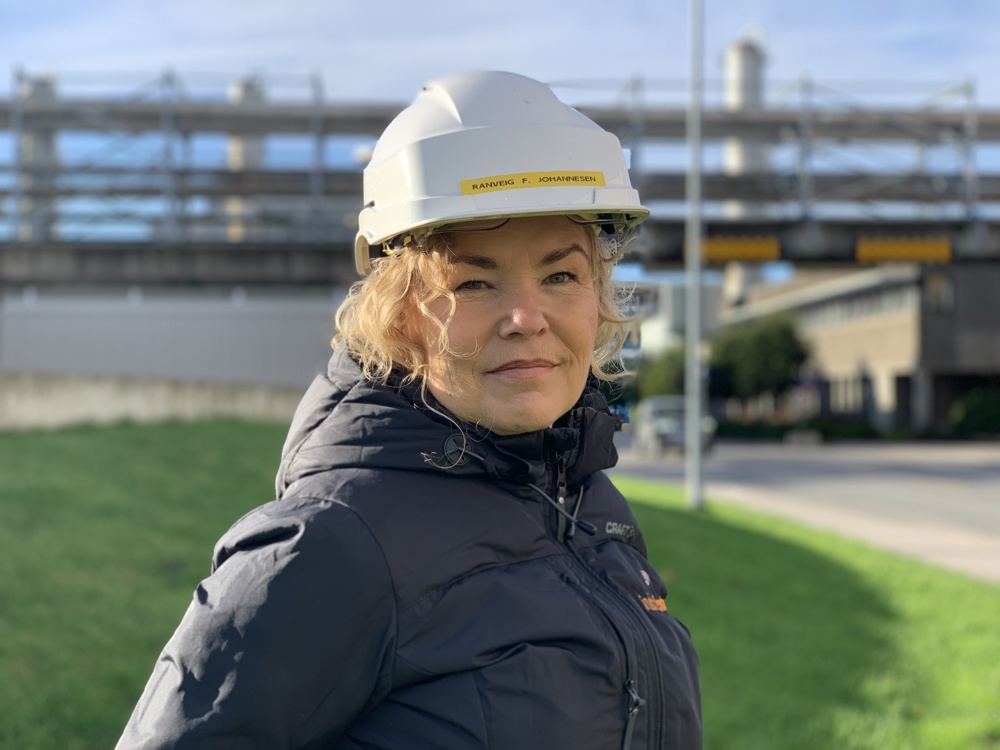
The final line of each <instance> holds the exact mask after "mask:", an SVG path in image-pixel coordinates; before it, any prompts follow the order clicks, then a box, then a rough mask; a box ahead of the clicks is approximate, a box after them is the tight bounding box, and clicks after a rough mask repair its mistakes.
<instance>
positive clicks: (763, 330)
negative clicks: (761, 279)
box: [709, 315, 809, 398]
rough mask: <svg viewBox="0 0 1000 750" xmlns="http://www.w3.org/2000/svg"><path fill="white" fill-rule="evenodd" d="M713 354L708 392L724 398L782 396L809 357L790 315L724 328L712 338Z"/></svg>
mask: <svg viewBox="0 0 1000 750" xmlns="http://www.w3.org/2000/svg"><path fill="white" fill-rule="evenodd" d="M711 351H712V353H711V356H710V358H709V367H710V368H711V376H710V380H709V393H710V394H711V395H713V396H721V397H730V396H737V397H739V398H752V397H754V396H758V395H760V394H761V393H766V392H771V393H775V394H777V393H782V392H783V391H785V390H787V389H788V388H789V387H790V386H791V385H792V384H793V383H794V382H795V379H796V377H797V376H798V373H799V369H800V368H801V367H802V365H803V364H804V363H805V361H806V359H808V357H809V350H808V348H807V347H806V345H805V344H804V343H803V342H802V340H801V339H800V338H799V335H798V333H797V332H796V330H795V321H794V318H792V317H791V316H789V315H773V316H768V317H766V318H760V319H758V320H754V321H751V322H749V323H741V324H738V325H734V326H730V327H729V328H725V329H723V330H722V331H721V332H720V333H719V334H718V335H716V336H715V338H714V339H712V342H711Z"/></svg>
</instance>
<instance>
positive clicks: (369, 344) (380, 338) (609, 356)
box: [332, 231, 628, 384]
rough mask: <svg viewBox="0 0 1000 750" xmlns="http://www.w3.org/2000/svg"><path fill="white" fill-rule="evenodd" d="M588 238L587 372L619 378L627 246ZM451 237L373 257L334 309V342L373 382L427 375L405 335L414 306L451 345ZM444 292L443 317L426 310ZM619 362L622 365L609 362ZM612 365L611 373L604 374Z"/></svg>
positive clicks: (442, 344) (420, 354) (444, 345)
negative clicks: (446, 308)
mask: <svg viewBox="0 0 1000 750" xmlns="http://www.w3.org/2000/svg"><path fill="white" fill-rule="evenodd" d="M587 237H588V238H590V240H591V241H590V242H589V243H588V244H589V246H590V248H589V249H590V263H591V268H592V269H593V283H594V289H595V290H596V291H597V311H598V328H597V337H596V339H595V341H594V351H593V355H592V358H591V362H590V370H591V372H592V373H593V374H594V376H595V377H597V378H599V379H601V380H616V379H618V378H619V377H620V376H621V374H622V373H623V372H624V369H623V367H622V366H621V363H620V359H618V356H617V355H618V352H619V350H620V349H621V347H622V344H623V342H624V341H625V334H626V326H627V324H628V318H627V317H626V316H625V315H624V314H623V312H622V310H621V305H622V303H624V302H625V301H626V299H627V297H628V294H627V293H623V292H620V291H619V290H618V287H617V286H616V285H615V283H614V281H613V279H612V270H613V268H614V265H615V263H616V262H617V260H618V258H619V257H620V256H621V254H622V252H623V250H624V248H623V246H622V245H620V244H619V243H618V242H616V241H615V240H613V239H610V238H608V237H606V236H603V235H595V234H594V233H591V232H589V231H588V232H587ZM448 240H449V234H447V233H431V234H429V235H427V236H425V237H423V238H422V239H421V240H420V241H419V242H418V243H416V244H415V245H407V246H406V247H403V248H396V249H392V250H388V251H387V254H386V255H384V256H383V257H381V258H378V259H376V260H373V261H372V272H371V274H369V275H368V276H367V277H365V278H364V279H362V280H360V281H358V282H355V283H354V284H353V285H352V286H351V288H350V290H349V291H348V293H347V298H346V299H345V300H344V302H343V303H342V304H341V306H340V309H338V310H337V316H336V333H335V334H334V337H333V342H332V343H333V346H334V348H336V349H345V350H347V351H348V352H349V353H350V354H351V355H352V356H353V357H354V358H355V359H356V360H357V361H358V362H359V363H360V365H361V369H362V372H363V373H364V375H365V377H366V378H368V379H369V380H372V381H374V382H376V383H381V384H385V383H386V381H387V380H388V378H389V376H390V374H391V373H392V372H393V371H402V372H403V373H404V381H406V382H412V381H420V380H422V379H423V377H424V374H425V371H426V368H427V355H426V353H425V352H424V350H423V348H422V347H421V346H420V345H419V344H418V343H417V342H415V341H414V340H413V338H412V336H411V335H409V334H408V333H407V329H408V327H409V326H408V325H407V319H408V316H410V315H412V314H413V310H414V308H416V309H417V310H418V311H419V313H420V314H422V315H424V316H425V317H427V318H428V319H429V320H430V321H431V322H432V323H433V324H434V325H435V326H436V327H437V329H438V331H439V332H440V333H439V336H438V346H439V348H440V350H441V351H447V350H449V343H448V325H449V323H450V322H451V319H452V317H453V316H454V314H455V310H456V300H455V296H454V295H453V294H452V292H451V290H449V289H448V287H447V286H446V278H447V271H448V266H449V264H450V262H451V247H450V245H449V242H448ZM442 297H443V298H445V299H447V300H449V302H450V305H451V306H450V312H449V314H448V317H447V318H446V319H444V320H441V319H440V318H438V317H436V316H435V315H434V314H433V313H432V312H431V311H430V310H429V308H428V304H429V303H430V302H432V301H434V300H437V299H440V298H442ZM453 353H454V352H453ZM459 356H469V355H468V354H466V355H459ZM615 361H617V362H618V366H617V367H615V366H612V367H611V368H608V367H606V365H608V363H612V362H615ZM608 369H610V370H611V372H606V371H605V370H608Z"/></svg>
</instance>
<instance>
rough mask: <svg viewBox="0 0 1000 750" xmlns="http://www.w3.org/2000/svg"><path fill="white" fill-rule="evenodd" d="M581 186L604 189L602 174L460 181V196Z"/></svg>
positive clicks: (531, 174)
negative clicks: (498, 191) (499, 191)
mask: <svg viewBox="0 0 1000 750" xmlns="http://www.w3.org/2000/svg"><path fill="white" fill-rule="evenodd" d="M563 185H583V186H589V187H604V185H605V183H604V173H603V172H518V173H517V174H498V175H494V176H492V177H479V178H477V179H475V180H462V195H479V194H480V193H493V192H495V191H497V190H519V189H520V188H534V187H562V186H563Z"/></svg>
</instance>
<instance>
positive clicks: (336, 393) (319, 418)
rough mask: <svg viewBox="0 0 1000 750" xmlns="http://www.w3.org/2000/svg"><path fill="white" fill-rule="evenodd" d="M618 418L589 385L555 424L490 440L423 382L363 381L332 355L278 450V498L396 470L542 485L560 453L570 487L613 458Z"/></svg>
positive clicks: (349, 361)
mask: <svg viewBox="0 0 1000 750" xmlns="http://www.w3.org/2000/svg"><path fill="white" fill-rule="evenodd" d="M618 426H619V419H618V417H616V416H614V415H612V414H611V413H610V411H609V410H608V405H607V402H606V401H605V399H604V396H603V395H602V394H601V393H600V391H599V390H598V389H597V388H596V387H595V382H593V379H591V381H589V382H588V383H587V385H586V386H585V388H584V390H583V393H582V394H581V396H580V399H579V400H578V401H577V403H576V405H575V406H574V407H573V408H572V409H571V410H570V411H569V412H567V413H566V414H565V415H563V417H561V418H560V419H559V420H558V421H557V422H556V424H555V425H553V426H552V427H550V428H546V429H543V430H537V431H535V432H528V433H524V434H520V435H497V434H495V433H493V432H490V431H489V430H486V429H484V428H482V427H479V426H477V425H473V424H469V423H467V422H462V421H460V420H458V419H457V418H455V417H453V416H452V415H451V414H450V413H449V412H448V411H447V410H446V409H445V408H444V407H443V406H441V405H440V404H438V403H437V402H436V401H434V399H433V398H432V397H431V395H430V394H429V393H428V394H426V395H425V396H422V395H421V393H420V385H419V384H414V383H409V384H406V385H403V384H402V378H393V379H391V380H390V382H389V383H388V384H387V385H385V386H382V385H378V384H375V383H372V382H370V381H368V380H366V379H365V378H364V377H363V376H362V374H361V368H360V366H359V365H358V363H357V362H355V361H354V359H353V358H352V357H351V356H350V355H349V354H347V353H346V352H343V351H335V352H334V354H333V356H332V357H331V358H330V363H329V366H328V368H327V372H326V373H325V374H323V375H318V376H317V377H316V379H315V380H314V381H313V383H312V385H311V386H310V387H309V389H308V390H307V391H306V393H305V395H304V396H303V398H302V401H301V403H300V404H299V406H298V409H296V412H295V416H294V417H293V418H292V424H291V427H290V429H289V432H288V437H287V439H286V440H285V445H284V448H283V449H282V457H281V464H280V466H279V469H278V475H277V478H276V487H275V490H276V493H277V494H276V497H279V498H280V497H282V496H283V495H284V494H285V492H286V490H287V489H288V488H289V487H290V486H291V485H292V484H294V483H295V482H296V481H298V480H300V479H303V478H305V477H308V476H311V475H313V474H318V473H320V472H323V471H328V470H330V469H344V468H346V469H352V468H357V469H401V470H411V471H433V472H442V471H444V472H448V473H450V474H455V475H461V476H474V475H484V476H485V477H487V478H490V479H492V480H493V481H499V482H503V483H513V484H523V485H527V484H531V483H535V484H537V483H539V482H541V481H544V479H545V477H546V474H547V473H548V471H549V466H550V465H551V461H552V459H553V458H554V457H555V455H556V454H562V455H563V456H564V457H565V460H566V477H567V481H568V482H569V483H571V484H577V483H579V482H581V481H582V480H583V479H585V478H586V477H587V476H589V475H590V474H592V473H594V472H596V471H601V470H603V469H607V468H610V467H612V466H614V465H615V463H617V461H618V453H617V451H616V450H615V446H614V433H615V431H616V429H617V428H618Z"/></svg>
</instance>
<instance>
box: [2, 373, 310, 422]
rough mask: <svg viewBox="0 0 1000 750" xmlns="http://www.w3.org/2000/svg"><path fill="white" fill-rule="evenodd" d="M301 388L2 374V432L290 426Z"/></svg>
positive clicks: (302, 389) (300, 395) (300, 394)
mask: <svg viewBox="0 0 1000 750" xmlns="http://www.w3.org/2000/svg"><path fill="white" fill-rule="evenodd" d="M304 391H305V389H304V388H298V387H295V388H292V387H272V386H255V385H243V384H235V385H234V384H226V383H207V382H182V381H172V380H140V379H128V378H109V377H85V376H77V375H39V374H11V373H0V430H24V429H37V428H58V427H68V426H72V425H84V424H93V425H99V424H112V423H115V422H123V421H131V422H163V421H172V420H182V421H193V420H199V419H211V418H238V419H261V420H273V421H279V422H289V421H290V420H291V418H292V415H293V413H294V412H295V407H296V406H297V405H298V403H299V400H300V399H301V398H302V394H303V392H304Z"/></svg>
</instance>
